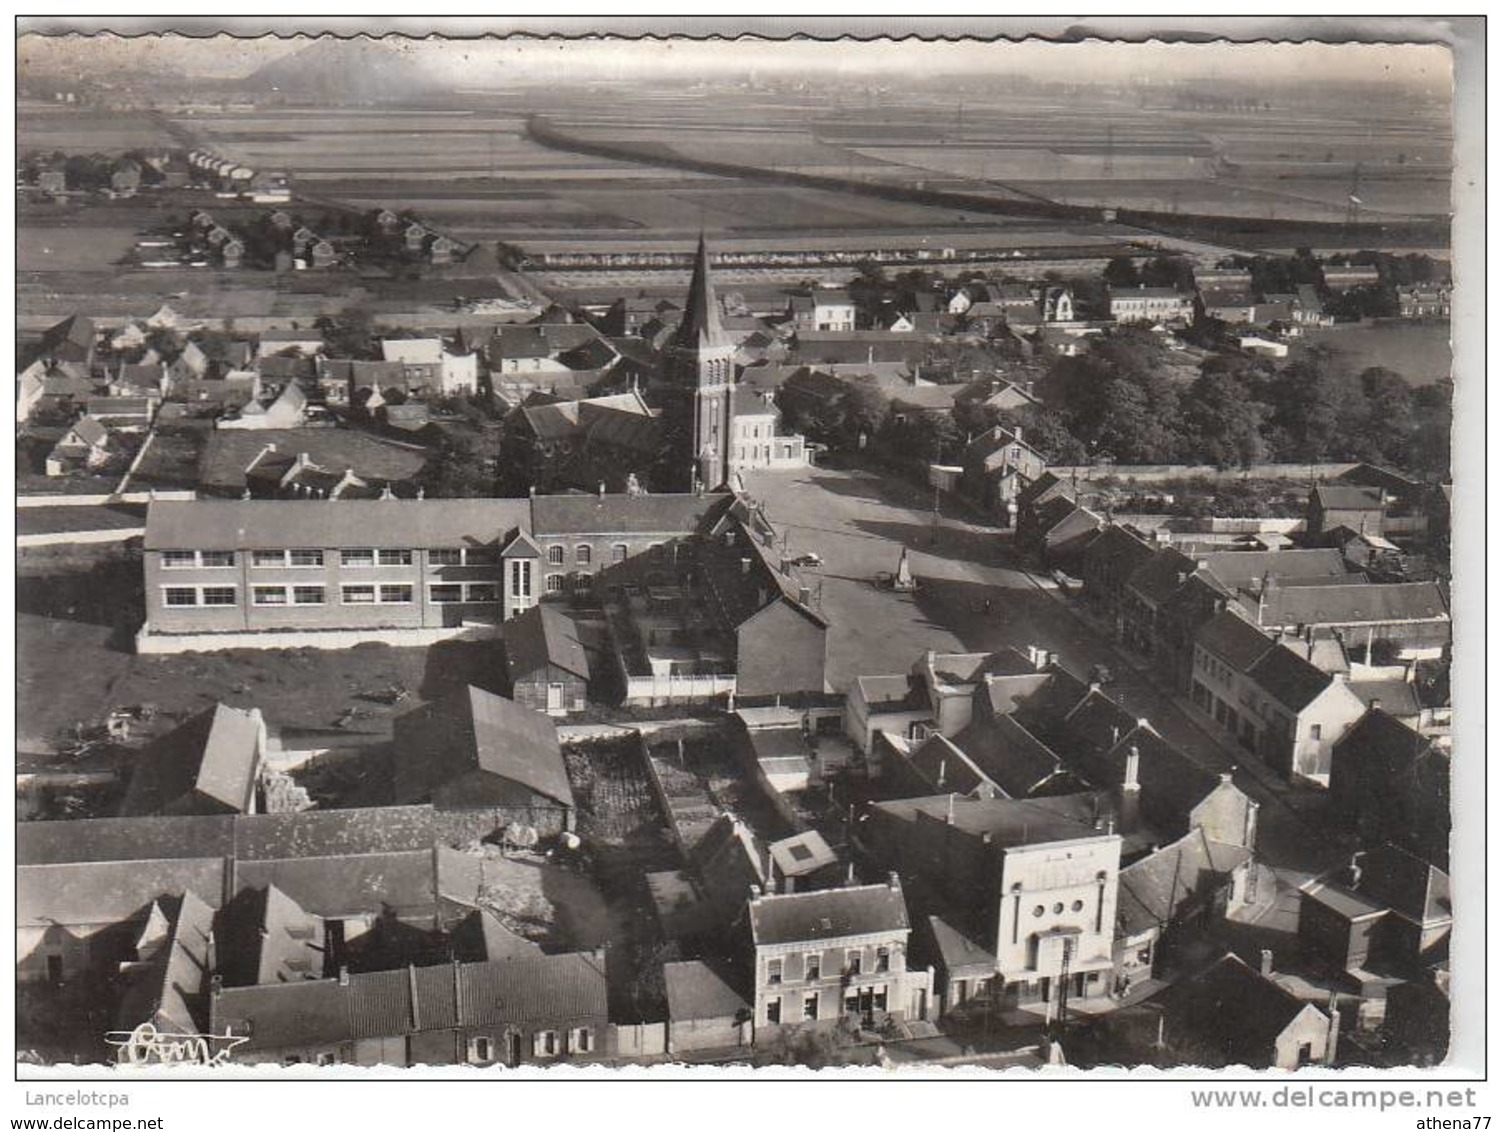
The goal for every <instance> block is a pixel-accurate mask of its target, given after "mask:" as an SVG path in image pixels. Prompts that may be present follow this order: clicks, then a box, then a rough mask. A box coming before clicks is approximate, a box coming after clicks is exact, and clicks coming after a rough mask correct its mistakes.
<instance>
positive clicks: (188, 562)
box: [161, 542, 663, 570]
mask: <svg viewBox="0 0 1502 1132" xmlns="http://www.w3.org/2000/svg"><path fill="white" fill-rule="evenodd" d="M662 549H663V544H662V543H653V544H652V545H651V546H650V547H649V548H648V551H649V553H651V554H661V553H662ZM419 553H422V554H425V555H426V558H427V564H428V566H430V567H440V566H495V565H497V564H499V562H500V551H499V550H498V549H497V548H495V547H493V546H491V547H463V548H460V547H452V548H438V549H434V550H428V551H424V552H419V551H416V550H388V549H375V548H368V547H367V548H356V549H347V550H336V551H325V550H315V549H311V548H309V549H300V550H252V551H251V552H250V565H251V566H252V567H253V568H261V569H285V568H289V567H290V568H309V569H316V568H321V567H324V566H328V565H330V564H332V563H334V562H337V563H338V565H340V566H344V567H352V568H356V569H358V568H361V567H376V566H412V565H415V564H416V562H417V561H418V555H419ZM630 554H631V548H630V546H628V545H627V544H626V543H616V544H615V545H614V546H612V547H611V548H610V561H611V562H624V561H626V559H627V558H628V557H629V556H630ZM569 558H570V554H569V548H568V547H567V546H563V545H556V544H555V545H553V546H550V547H548V549H547V560H548V565H550V566H563V565H565V564H567V563H568V561H569ZM572 559H573V563H574V565H576V566H590V565H593V564H594V559H595V550H594V547H593V546H592V545H591V544H589V543H582V542H581V543H579V544H578V545H576V546H575V547H574V548H573V554H572ZM161 563H162V568H163V569H164V570H193V569H200V570H202V569H229V568H233V567H235V566H237V565H239V564H240V559H239V554H238V552H236V551H233V550H164V551H162V552H161Z"/></svg>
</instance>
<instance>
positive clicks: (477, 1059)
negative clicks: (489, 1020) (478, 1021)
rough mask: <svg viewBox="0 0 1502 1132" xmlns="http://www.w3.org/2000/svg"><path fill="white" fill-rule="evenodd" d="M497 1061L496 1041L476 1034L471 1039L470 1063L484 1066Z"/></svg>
mask: <svg viewBox="0 0 1502 1132" xmlns="http://www.w3.org/2000/svg"><path fill="white" fill-rule="evenodd" d="M494 1060H495V1039H493V1038H491V1037H489V1036H488V1035H485V1034H476V1035H475V1036H474V1037H472V1038H470V1039H469V1063H470V1064H471V1065H484V1064H485V1063H486V1062H488V1061H494Z"/></svg>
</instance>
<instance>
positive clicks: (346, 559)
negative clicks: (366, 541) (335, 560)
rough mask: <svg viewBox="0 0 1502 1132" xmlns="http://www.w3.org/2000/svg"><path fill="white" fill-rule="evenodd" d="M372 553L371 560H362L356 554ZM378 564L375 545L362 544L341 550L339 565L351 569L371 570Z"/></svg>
mask: <svg viewBox="0 0 1502 1132" xmlns="http://www.w3.org/2000/svg"><path fill="white" fill-rule="evenodd" d="M366 554H368V555H370V561H369V562H361V561H357V560H356V559H355V555H362V556H363V555H366ZM375 564H376V552H375V548H374V547H369V546H360V547H351V548H350V549H348V550H341V551H340V552H339V565H340V566H343V567H345V568H346V569H351V570H369V569H372V568H373V567H374V566H375Z"/></svg>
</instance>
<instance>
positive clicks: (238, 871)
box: [234, 845, 438, 920]
mask: <svg viewBox="0 0 1502 1132" xmlns="http://www.w3.org/2000/svg"><path fill="white" fill-rule="evenodd" d="M234 879H235V883H236V885H237V886H245V885H250V886H252V887H264V886H267V885H274V886H276V888H278V889H280V890H281V891H282V892H284V893H286V894H287V896H288V897H290V898H291V899H292V900H293V901H295V902H296V903H297V904H298V905H299V906H300V907H302V908H304V909H306V910H307V911H308V912H310V913H311V914H313V915H315V916H323V917H325V918H328V919H340V918H343V917H346V916H366V915H371V914H373V913H383V914H384V913H390V914H392V915H395V916H397V917H399V918H402V919H418V920H427V919H430V918H431V917H432V915H433V911H434V909H435V908H436V907H437V904H438V895H437V888H436V883H435V864H434V852H433V847H432V846H431V845H429V846H427V847H426V848H424V849H418V850H409V851H405V852H375V853H361V854H357V855H352V856H348V857H332V856H331V857H289V858H285V859H281V860H255V861H244V860H242V861H239V862H236V864H235V866H234Z"/></svg>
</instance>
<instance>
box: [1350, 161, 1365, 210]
mask: <svg viewBox="0 0 1502 1132" xmlns="http://www.w3.org/2000/svg"><path fill="white" fill-rule="evenodd" d="M1361 205H1362V200H1361V162H1359V161H1358V162H1356V164H1355V165H1353V166H1352V167H1351V192H1350V194H1349V196H1348V197H1347V200H1346V224H1347V225H1353V224H1355V223H1357V222H1358V221H1359V220H1360V219H1361Z"/></svg>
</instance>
